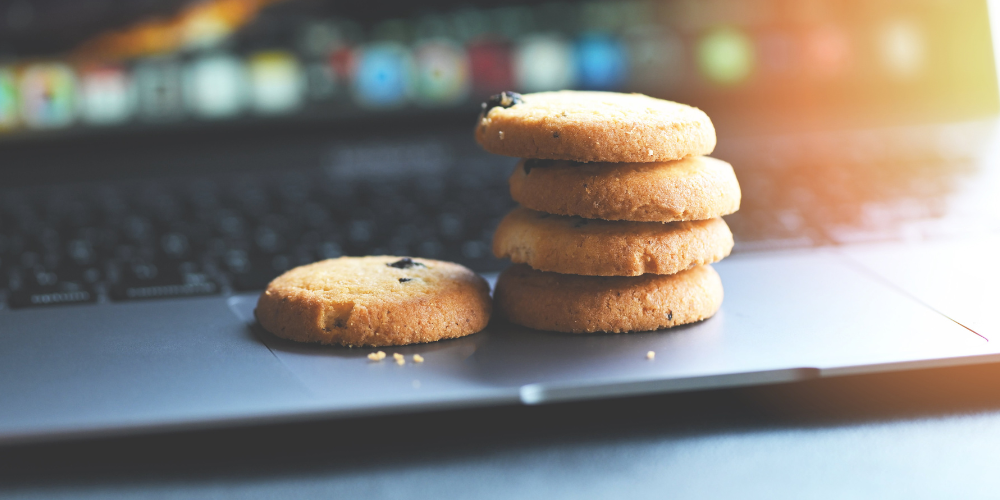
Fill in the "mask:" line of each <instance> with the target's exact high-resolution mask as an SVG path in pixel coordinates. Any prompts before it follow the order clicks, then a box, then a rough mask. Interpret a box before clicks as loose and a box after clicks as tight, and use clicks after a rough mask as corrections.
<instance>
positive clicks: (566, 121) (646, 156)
mask: <svg viewBox="0 0 1000 500" xmlns="http://www.w3.org/2000/svg"><path fill="white" fill-rule="evenodd" d="M499 97H501V98H494V99H491V101H490V103H489V104H487V105H484V109H483V112H482V114H481V115H480V117H479V123H478V124H477V125H476V141H477V142H478V143H479V144H480V145H481V146H482V147H483V148H484V149H486V151H489V152H490V153H495V154H500V155H506V156H516V157H520V158H541V159H548V160H571V161H586V162H590V161H603V162H614V163H618V162H650V161H671V160H680V159H681V158H686V157H688V156H698V155H707V154H709V153H711V152H712V150H713V149H715V128H714V127H713V126H712V121H711V120H709V118H708V115H706V114H705V113H704V112H702V111H701V110H700V109H698V108H693V107H691V106H686V105H684V104H679V103H676V102H671V101H664V100H662V99H654V98H652V97H647V96H644V95H642V94H617V93H613V92H585V91H572V90H562V91H559V92H539V93H537V94H524V95H519V94H514V93H513V92H511V93H504V94H502V95H501V96H499ZM502 97H507V98H506V99H504V98H502Z"/></svg>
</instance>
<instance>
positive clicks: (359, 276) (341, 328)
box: [256, 256, 492, 346]
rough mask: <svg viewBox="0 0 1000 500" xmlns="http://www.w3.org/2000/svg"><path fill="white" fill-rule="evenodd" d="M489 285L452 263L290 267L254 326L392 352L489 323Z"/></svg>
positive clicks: (352, 260) (260, 304)
mask: <svg viewBox="0 0 1000 500" xmlns="http://www.w3.org/2000/svg"><path fill="white" fill-rule="evenodd" d="M489 292H490V287H489V285H488V284H487V283H486V280H484V279H483V278H482V277H480V276H479V275H477V274H476V273H474V272H472V271H470V270H469V269H467V268H465V267H463V266H460V265H458V264H454V263H451V262H443V261H438V260H430V259H410V258H408V257H391V256H379V257H340V258H338V259H330V260H324V261H320V262H316V263H314V264H309V265H306V266H301V267H297V268H295V269H292V270H290V271H288V272H286V273H285V274H282V275H281V276H278V277H277V278H275V279H274V281H272V282H271V283H270V284H269V285H268V286H267V290H266V291H264V293H263V294H262V295H261V296H260V300H258V301H257V310H256V315H257V321H259V322H260V324H261V326H263V327H264V329H266V330H267V331H269V332H271V333H273V334H274V335H277V336H278V337H282V338H286V339H290V340H297V341H300V342H320V343H323V344H342V345H346V346H389V345H405V344H414V343H419V342H432V341H435V340H440V339H448V338H454V337H461V336H464V335H469V334H471V333H475V332H478V331H480V330H482V329H483V328H485V327H486V324H487V323H488V322H489V320H490V312H491V308H492V304H491V302H490V295H489Z"/></svg>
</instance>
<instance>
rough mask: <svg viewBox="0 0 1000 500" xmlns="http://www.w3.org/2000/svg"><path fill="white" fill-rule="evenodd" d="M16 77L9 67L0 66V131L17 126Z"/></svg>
mask: <svg viewBox="0 0 1000 500" xmlns="http://www.w3.org/2000/svg"><path fill="white" fill-rule="evenodd" d="M17 104H18V96H17V77H16V76H15V75H14V71H13V70H11V69H9V68H0V132H2V131H4V130H10V129H12V128H14V127H16V126H17V121H18V112H17V107H18V106H17Z"/></svg>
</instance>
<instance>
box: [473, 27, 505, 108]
mask: <svg viewBox="0 0 1000 500" xmlns="http://www.w3.org/2000/svg"><path fill="white" fill-rule="evenodd" d="M466 50H467V51H468V53H469V67H470V71H471V72H472V87H473V88H474V89H475V92H476V95H479V96H487V95H493V94H498V93H500V92H502V91H504V90H507V89H511V88H514V74H513V70H512V66H511V65H512V60H511V50H510V45H509V44H507V43H504V42H501V41H495V40H478V41H474V42H472V43H470V44H468V45H467V46H466Z"/></svg>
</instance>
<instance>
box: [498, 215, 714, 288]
mask: <svg viewBox="0 0 1000 500" xmlns="http://www.w3.org/2000/svg"><path fill="white" fill-rule="evenodd" d="M539 214H541V212H536V211H533V210H530V209H527V208H524V207H518V208H515V209H514V210H512V211H511V212H510V213H508V214H507V215H506V216H505V217H504V218H503V219H502V220H501V221H500V225H499V226H497V230H496V233H494V236H493V254H494V255H495V256H496V257H497V258H500V259H504V258H509V259H510V260H511V262H514V263H515V264H527V265H529V266H530V267H532V268H533V269H535V270H539V271H547V272H555V273H561V274H578V275H585V276H639V275H642V274H648V273H652V274H661V275H663V274H675V273H677V272H680V271H683V270H685V269H690V268H692V267H695V266H699V265H703V264H711V263H713V262H718V261H720V260H722V259H724V258H726V257H727V256H729V254H730V252H732V249H733V233H732V232H731V231H730V230H729V226H728V225H727V224H726V222H725V221H724V220H722V218H721V217H716V218H713V219H707V220H701V221H684V222H669V223H659V222H628V221H625V222H623V221H613V222H611V221H589V224H587V226H584V227H581V228H576V227H572V226H570V224H572V221H574V220H575V221H578V222H584V223H586V222H588V221H587V220H586V219H579V218H576V217H573V218H568V217H565V216H560V215H548V217H546V219H538V218H537V217H538V215H539ZM550 218H558V219H556V220H558V221H559V224H558V225H555V226H554V225H553V224H551V223H550V220H551V219H550ZM563 223H565V224H566V225H563ZM595 224H599V225H600V228H601V231H600V232H595V231H590V229H592V228H593V226H594V225H595Z"/></svg>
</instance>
